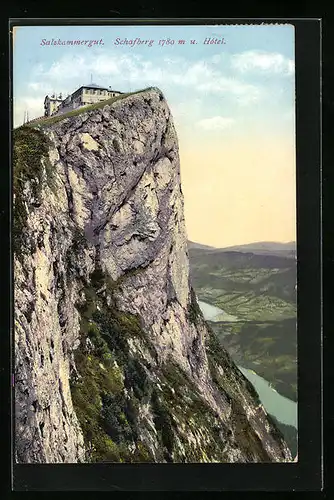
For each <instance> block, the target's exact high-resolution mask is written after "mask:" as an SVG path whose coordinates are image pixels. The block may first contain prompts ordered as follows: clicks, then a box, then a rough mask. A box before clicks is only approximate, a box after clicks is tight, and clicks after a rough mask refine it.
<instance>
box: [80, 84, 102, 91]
mask: <svg viewBox="0 0 334 500" xmlns="http://www.w3.org/2000/svg"><path fill="white" fill-rule="evenodd" d="M82 87H85V88H89V89H102V90H108V88H107V87H102V86H101V85H97V84H96V83H89V84H88V85H82Z"/></svg>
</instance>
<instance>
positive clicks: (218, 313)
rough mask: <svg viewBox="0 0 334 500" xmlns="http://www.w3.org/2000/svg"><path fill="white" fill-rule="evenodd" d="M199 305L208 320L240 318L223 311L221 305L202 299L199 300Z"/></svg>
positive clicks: (231, 320) (235, 319)
mask: <svg viewBox="0 0 334 500" xmlns="http://www.w3.org/2000/svg"><path fill="white" fill-rule="evenodd" d="M198 305H199V307H200V310H201V311H202V313H203V316H204V318H205V319H206V320H207V321H214V322H216V321H217V322H218V321H227V322H234V321H237V320H238V318H237V317H236V316H233V315H232V314H228V313H227V312H225V311H223V309H220V307H216V306H212V305H211V304H207V302H203V301H202V300H199V301H198Z"/></svg>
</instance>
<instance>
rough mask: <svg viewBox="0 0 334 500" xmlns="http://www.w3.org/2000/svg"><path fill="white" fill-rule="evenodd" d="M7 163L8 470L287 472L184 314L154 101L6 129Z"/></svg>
mask: <svg viewBox="0 0 334 500" xmlns="http://www.w3.org/2000/svg"><path fill="white" fill-rule="evenodd" d="M13 158H14V228H13V229H14V232H13V243H14V253H15V255H14V258H15V259H14V273H15V311H14V312H15V419H16V421H15V436H16V439H15V442H16V444H15V457H16V460H17V461H18V462H21V463H26V462H28V463H34V462H44V463H45V462H48V463H69V462H265V461H267V462H280V461H290V460H291V454H290V452H289V450H288V448H287V445H286V443H285V442H284V440H283V438H282V435H281V434H280V432H279V431H278V430H277V428H276V426H275V424H274V423H273V421H272V420H271V418H270V417H269V416H268V415H267V414H266V412H265V411H264V409H263V406H262V405H261V404H260V401H259V399H258V396H257V393H256V392H255V390H254V389H253V387H252V386H251V384H250V383H249V382H248V381H247V379H246V378H245V377H244V376H243V375H242V373H241V372H240V371H239V370H238V368H237V367H236V366H235V364H234V363H233V362H232V360H231V359H230V357H229V356H228V354H227V353H226V351H225V350H224V349H223V348H222V347H220V345H219V343H218V341H217V340H216V338H215V335H214V333H213V332H212V331H211V330H210V329H209V327H208V325H207V324H206V322H205V321H204V318H203V316H202V314H201V311H200V310H199V307H198V303H197V298H196V296H195V293H194V291H193V289H192V287H191V283H190V280H189V262H188V254H187V239H186V230H185V222H184V211H183V195H182V191H181V183H180V165H179V154H178V141H177V136H176V133H175V129H174V125H173V121H172V116H171V113H170V110H169V107H168V105H167V102H166V100H165V98H164V96H163V94H162V93H161V91H160V90H159V89H156V88H150V89H147V90H145V91H142V92H138V93H134V94H130V95H126V94H124V95H122V96H121V98H120V97H118V98H114V99H110V100H108V101H104V102H103V103H101V104H100V105H99V106H97V105H93V106H91V107H87V108H83V109H81V110H80V112H78V111H77V112H71V113H68V114H64V115H62V116H61V117H58V116H57V117H54V118H50V119H47V120H43V122H41V123H40V124H38V122H37V123H35V124H34V126H33V127H29V126H24V127H21V128H19V129H17V130H16V131H15V132H14V152H13Z"/></svg>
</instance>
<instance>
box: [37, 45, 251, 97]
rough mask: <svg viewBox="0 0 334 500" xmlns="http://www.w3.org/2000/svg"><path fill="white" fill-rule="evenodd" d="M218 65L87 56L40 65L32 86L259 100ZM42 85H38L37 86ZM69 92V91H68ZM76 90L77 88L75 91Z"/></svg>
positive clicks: (132, 57) (113, 56)
mask: <svg viewBox="0 0 334 500" xmlns="http://www.w3.org/2000/svg"><path fill="white" fill-rule="evenodd" d="M214 60H216V61H217V63H214V62H213V61H212V60H211V59H209V60H208V61H203V60H202V61H197V62H189V61H187V60H186V59H182V58H165V59H162V60H161V61H159V62H158V63H153V62H152V61H151V60H146V59H144V58H143V57H141V56H138V55H136V56H135V55H132V54H123V55H119V54H113V53H105V54H100V55H98V56H97V57H93V56H92V55H86V56H73V55H72V56H68V55H67V56H65V57H63V58H62V59H60V60H59V61H57V62H54V63H53V64H52V65H51V66H50V67H49V68H43V67H41V66H40V65H39V66H38V68H37V71H35V73H34V74H35V80H36V82H32V83H31V86H36V90H37V87H38V85H43V86H44V88H45V87H46V86H47V85H49V87H50V86H51V88H50V91H52V90H53V89H54V88H55V87H57V89H58V87H59V86H60V88H59V89H58V90H57V91H60V90H62V91H63V92H64V90H65V89H64V86H66V87H69V86H70V85H71V83H72V85H73V87H75V86H77V85H78V84H79V82H78V75H80V84H82V83H85V81H86V80H88V81H90V75H91V74H93V80H95V81H97V82H98V83H105V84H107V83H108V84H110V82H111V81H112V82H113V83H112V85H113V86H114V85H118V86H123V87H124V85H127V86H128V85H129V82H131V84H132V85H138V88H140V87H141V86H143V85H157V86H163V87H166V86H173V85H178V86H182V87H192V88H193V89H194V90H195V91H198V92H202V93H203V92H205V93H207V92H214V93H224V94H229V95H230V96H231V97H235V98H236V99H238V98H240V100H241V101H245V100H246V99H245V96H248V98H247V100H248V101H254V100H255V99H257V98H258V97H259V90H258V89H257V87H255V86H253V85H249V84H247V83H244V82H242V81H240V80H238V79H236V78H227V77H226V76H225V75H224V74H223V72H222V70H221V69H217V68H218V60H217V59H214ZM37 82H38V83H37ZM66 90H67V89H66ZM73 90H74V88H73Z"/></svg>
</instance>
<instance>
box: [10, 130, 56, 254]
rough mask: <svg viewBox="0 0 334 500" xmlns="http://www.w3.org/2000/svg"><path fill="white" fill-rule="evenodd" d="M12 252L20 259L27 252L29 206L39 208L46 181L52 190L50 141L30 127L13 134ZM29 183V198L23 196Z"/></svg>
mask: <svg viewBox="0 0 334 500" xmlns="http://www.w3.org/2000/svg"><path fill="white" fill-rule="evenodd" d="M12 153H13V163H12V164H13V194H14V211H13V232H12V235H13V249H14V252H15V253H16V255H17V256H20V254H22V253H23V252H24V251H25V248H24V245H23V238H24V228H25V226H26V221H27V217H28V212H27V205H28V207H29V205H35V206H38V205H39V203H40V196H41V189H42V186H43V182H44V181H45V182H47V184H48V185H49V187H51V188H53V173H52V169H51V164H50V162H49V157H48V153H49V141H48V139H47V137H45V136H44V134H43V133H42V132H40V131H38V130H34V129H31V128H29V127H26V126H24V127H20V128H19V129H16V130H14V132H13V150H12ZM27 183H28V184H29V188H30V192H29V195H30V197H29V198H28V196H27V194H26V193H25V194H23V191H24V189H26V188H27Z"/></svg>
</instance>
